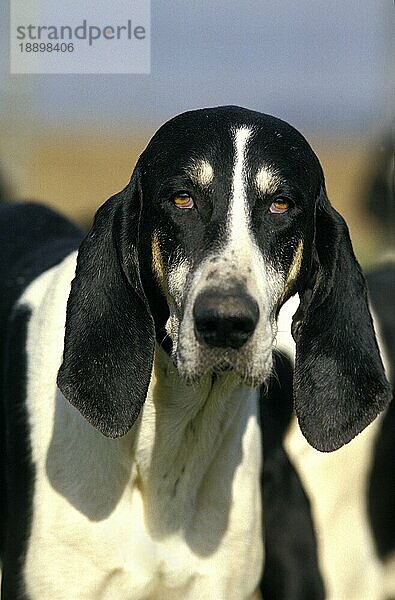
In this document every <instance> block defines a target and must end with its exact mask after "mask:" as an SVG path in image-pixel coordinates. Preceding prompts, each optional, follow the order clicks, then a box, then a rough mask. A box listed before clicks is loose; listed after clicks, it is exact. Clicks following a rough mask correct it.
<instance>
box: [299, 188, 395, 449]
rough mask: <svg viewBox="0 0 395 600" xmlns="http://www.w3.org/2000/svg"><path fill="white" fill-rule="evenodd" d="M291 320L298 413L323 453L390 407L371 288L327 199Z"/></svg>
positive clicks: (323, 197)
mask: <svg viewBox="0 0 395 600" xmlns="http://www.w3.org/2000/svg"><path fill="white" fill-rule="evenodd" d="M300 299H301V302H300V306H299V308H298V310H297V311H296V313H295V315H294V318H293V326H292V333H293V336H294V338H295V341H296V360H295V374H294V396H295V410H296V414H297V417H298V420H299V424H300V428H301V430H302V432H303V434H304V436H305V437H306V439H307V441H308V442H309V443H310V444H311V445H312V446H314V448H317V449H318V450H321V451H323V452H329V451H331V450H336V449H337V448H340V446H342V445H343V444H346V443H347V442H349V441H350V440H351V439H352V438H353V437H355V436H356V435H357V434H358V433H360V432H361V431H362V430H363V429H364V428H365V427H366V426H367V425H369V423H370V422H371V421H373V419H374V418H375V417H376V416H377V414H378V413H379V412H380V411H382V410H383V409H384V408H385V407H386V406H387V404H388V402H389V400H390V387H389V384H388V382H387V380H386V378H385V374H384V369H383V364H382V362H381V358H380V354H379V350H378V346H377V342H376V337H375V333H374V329H373V323H372V317H371V315H370V312H369V308H368V302H367V292H366V285H365V280H364V277H363V275H362V272H361V269H360V266H359V264H358V263H357V261H356V258H355V256H354V253H353V249H352V246H351V241H350V236H349V233H348V229H347V226H346V224H345V222H344V220H343V218H342V217H341V216H340V215H339V213H337V212H336V211H335V210H334V208H332V206H331V205H330V203H329V200H328V199H327V197H326V194H325V192H324V191H322V192H321V195H320V197H319V199H318V203H317V209H316V231H315V251H314V257H313V267H312V276H311V278H310V282H309V283H308V284H307V285H306V287H305V289H304V290H303V291H301V292H300Z"/></svg>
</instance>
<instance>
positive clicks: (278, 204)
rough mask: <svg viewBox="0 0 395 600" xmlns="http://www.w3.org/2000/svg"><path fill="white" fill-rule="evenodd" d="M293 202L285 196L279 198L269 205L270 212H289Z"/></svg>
mask: <svg viewBox="0 0 395 600" xmlns="http://www.w3.org/2000/svg"><path fill="white" fill-rule="evenodd" d="M290 206H291V204H290V202H289V201H288V200H286V199H285V198H277V200H275V201H274V202H272V203H271V205H270V206H269V212H271V213H276V214H281V213H285V212H287V210H289V208H290Z"/></svg>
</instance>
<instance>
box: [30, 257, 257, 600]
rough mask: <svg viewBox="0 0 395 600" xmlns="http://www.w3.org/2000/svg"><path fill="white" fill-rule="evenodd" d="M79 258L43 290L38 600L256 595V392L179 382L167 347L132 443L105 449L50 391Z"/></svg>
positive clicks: (37, 362) (36, 336) (34, 344)
mask: <svg viewBox="0 0 395 600" xmlns="http://www.w3.org/2000/svg"><path fill="white" fill-rule="evenodd" d="M74 268H75V254H73V255H71V256H70V257H68V258H67V259H66V260H65V261H64V262H63V263H62V264H61V265H59V266H58V267H56V268H54V269H51V270H50V271H48V272H47V273H45V274H43V275H42V276H41V277H40V278H39V279H37V280H36V281H35V282H34V283H33V284H32V285H31V286H30V287H29V288H28V289H27V291H26V292H25V294H24V295H23V297H22V299H21V304H23V305H27V306H28V307H30V308H31V310H32V317H31V319H30V321H29V326H28V339H27V355H28V386H27V411H28V416H29V426H30V442H31V448H32V460H33V463H34V465H35V469H36V479H35V487H34V496H33V516H32V529H31V535H30V538H29V542H28V548H27V556H26V563H25V567H24V577H25V582H26V591H27V594H28V595H29V597H30V598H32V599H33V600H42V598H53V599H55V598H56V599H57V600H70V598H84V599H86V600H88V599H92V600H102V599H103V600H106V599H111V600H113V599H114V598H117V599H118V598H119V599H121V598H122V599H123V598H125V599H126V598H130V599H141V600H143V599H147V598H155V599H166V598H171V599H173V600H177V599H180V600H181V599H182V600H184V599H187V600H189V599H191V600H197V599H201V598H215V599H216V600H221V599H222V600H228V599H230V600H232V599H235V600H236V599H240V598H248V597H250V596H251V595H252V594H253V592H254V590H255V588H256V586H257V585H258V582H259V578H260V574H261V569H262V562H263V556H262V554H263V549H262V537H261V536H262V532H261V501H260V485H259V473H260V468H261V455H260V447H261V440H260V430H259V426H258V424H257V416H256V415H257V392H256V391H255V390H253V389H250V388H245V387H243V386H240V384H239V383H238V378H237V377H235V375H234V374H228V375H224V376H221V377H219V378H218V379H217V381H216V382H215V383H214V385H213V386H212V384H211V378H210V377H206V378H204V379H203V380H202V381H201V382H200V383H199V384H198V385H188V384H186V383H185V382H182V381H181V380H180V378H179V376H178V374H177V372H176V371H175V370H174V367H173V366H172V364H171V363H170V361H169V360H168V357H167V356H166V355H165V354H164V352H163V351H162V350H160V348H158V347H157V348H156V351H155V364H154V370H153V374H152V378H151V384H150V388H149V393H148V397H147V401H146V403H145V405H144V409H143V411H142V415H141V417H140V419H139V420H138V422H137V423H136V424H135V426H134V427H133V429H132V430H131V432H129V434H127V435H126V436H124V437H123V438H121V439H118V440H111V439H107V438H105V437H103V436H102V435H101V434H100V433H99V432H97V431H96V430H95V429H93V428H92V427H91V426H90V425H89V424H88V423H87V422H86V421H85V420H84V419H83V418H82V417H81V415H80V414H79V413H78V412H77V411H76V410H75V409H74V408H73V407H72V406H71V405H70V404H69V403H68V402H67V401H66V400H65V399H64V398H63V396H62V395H61V393H60V392H59V391H58V390H57V388H56V383H55V381H56V373H57V369H58V367H59V365H60V362H61V356H62V345H63V333H64V322H65V308H66V300H67V296H68V291H69V286H70V280H71V279H72V277H73V274H74Z"/></svg>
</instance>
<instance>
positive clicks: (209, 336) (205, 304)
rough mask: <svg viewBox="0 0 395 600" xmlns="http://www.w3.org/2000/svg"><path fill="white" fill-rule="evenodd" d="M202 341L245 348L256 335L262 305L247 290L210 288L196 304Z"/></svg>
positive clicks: (216, 345) (198, 331) (221, 346)
mask: <svg viewBox="0 0 395 600" xmlns="http://www.w3.org/2000/svg"><path fill="white" fill-rule="evenodd" d="M193 318H194V322H195V335H196V339H197V340H198V342H200V343H201V344H205V345H207V346H210V347H212V348H234V349H238V348H241V347H242V346H243V345H244V344H245V343H246V342H247V341H248V340H249V339H250V337H251V336H252V334H253V333H254V331H255V328H256V326H257V323H258V319H259V308H258V305H257V303H256V302H255V300H254V299H253V298H251V296H249V295H248V294H246V293H243V292H240V291H236V292H232V291H229V292H223V291H218V290H214V289H212V290H207V291H204V292H202V293H200V294H199V295H198V297H197V298H196V300H195V304H194V307H193Z"/></svg>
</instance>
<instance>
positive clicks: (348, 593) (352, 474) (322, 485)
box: [277, 297, 386, 600]
mask: <svg viewBox="0 0 395 600" xmlns="http://www.w3.org/2000/svg"><path fill="white" fill-rule="evenodd" d="M297 306H298V300H297V298H296V297H294V298H292V299H291V300H289V301H288V302H287V303H286V304H285V305H284V307H283V308H282V310H281V312H280V315H279V319H278V334H277V348H278V349H279V350H282V351H283V352H284V351H285V352H286V353H287V354H288V356H290V357H291V358H292V359H293V358H294V354H295V344H294V342H293V340H292V337H291V335H290V333H289V332H290V326H291V319H292V315H293V314H294V313H295V311H296V309H297ZM380 421H381V417H379V418H377V419H376V420H375V421H374V422H373V423H372V424H371V425H370V426H369V427H367V428H366V429H365V430H364V431H363V432H362V433H361V434H360V435H359V436H357V437H356V438H355V439H354V440H352V441H351V442H350V443H349V444H347V445H346V446H343V447H342V448H340V449H339V450H336V451H335V452H330V453H321V452H318V451H317V450H315V449H314V448H312V447H311V446H310V445H309V444H308V443H307V441H306V440H305V438H304V437H303V435H302V433H301V431H300V429H299V426H298V425H297V422H296V419H294V420H293V422H292V426H291V428H290V430H289V432H288V434H287V437H286V440H285V448H286V450H287V453H288V455H289V456H290V458H291V460H292V462H293V464H294V466H295V467H296V469H297V471H298V473H299V475H300V477H301V480H302V483H303V486H304V488H305V490H306V492H307V495H308V497H309V498H310V501H311V508H312V515H313V521H314V524H315V528H316V533H317V542H318V556H319V564H320V569H321V573H322V575H323V578H324V582H325V587H326V591H327V599H328V600H382V599H384V598H385V597H386V596H385V594H384V589H383V566H382V564H381V563H380V561H379V560H378V558H377V555H376V554H375V551H374V547H373V540H372V537H371V530H370V526H369V522H368V516H367V509H366V497H367V496H366V494H367V485H368V477H369V473H370V465H371V458H372V450H373V444H374V440H375V437H376V435H377V432H378V430H379V428H380Z"/></svg>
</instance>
